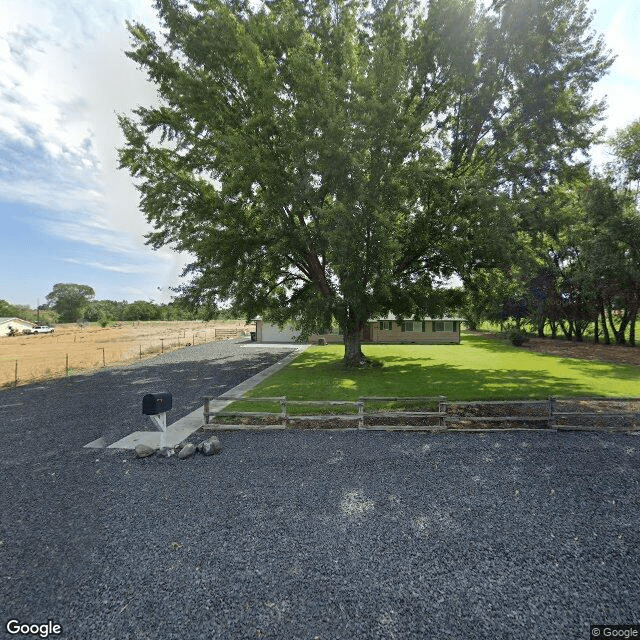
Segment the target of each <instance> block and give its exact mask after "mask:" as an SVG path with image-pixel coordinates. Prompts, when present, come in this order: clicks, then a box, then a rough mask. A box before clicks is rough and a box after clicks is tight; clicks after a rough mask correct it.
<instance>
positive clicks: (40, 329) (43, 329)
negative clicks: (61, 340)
mask: <svg viewBox="0 0 640 640" xmlns="http://www.w3.org/2000/svg"><path fill="white" fill-rule="evenodd" d="M31 333H53V327H49V326H48V325H46V324H38V325H36V326H35V327H33V329H31Z"/></svg>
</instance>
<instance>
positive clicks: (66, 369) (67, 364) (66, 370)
mask: <svg viewBox="0 0 640 640" xmlns="http://www.w3.org/2000/svg"><path fill="white" fill-rule="evenodd" d="M65 373H66V375H67V378H68V377H69V354H68V353H67V362H66V364H65Z"/></svg>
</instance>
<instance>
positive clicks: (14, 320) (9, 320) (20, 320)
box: [0, 318, 34, 326]
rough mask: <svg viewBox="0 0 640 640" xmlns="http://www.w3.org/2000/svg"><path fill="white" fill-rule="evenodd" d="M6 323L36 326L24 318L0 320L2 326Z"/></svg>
mask: <svg viewBox="0 0 640 640" xmlns="http://www.w3.org/2000/svg"><path fill="white" fill-rule="evenodd" d="M5 322H24V323H25V324H30V325H32V326H33V325H34V323H33V322H29V320H23V319H22V318H0V324H4V323H5Z"/></svg>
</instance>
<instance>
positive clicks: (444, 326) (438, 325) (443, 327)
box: [432, 320, 456, 333]
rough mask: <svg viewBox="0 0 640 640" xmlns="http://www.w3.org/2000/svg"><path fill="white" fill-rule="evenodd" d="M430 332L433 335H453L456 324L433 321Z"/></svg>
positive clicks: (447, 321)
mask: <svg viewBox="0 0 640 640" xmlns="http://www.w3.org/2000/svg"><path fill="white" fill-rule="evenodd" d="M432 330H433V332H434V333H435V332H437V331H445V332H447V333H453V332H454V331H456V323H455V322H453V321H451V320H434V321H433V327H432Z"/></svg>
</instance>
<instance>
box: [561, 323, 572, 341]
mask: <svg viewBox="0 0 640 640" xmlns="http://www.w3.org/2000/svg"><path fill="white" fill-rule="evenodd" d="M560 328H561V329H562V333H564V337H565V338H566V339H567V340H571V338H572V337H573V324H572V322H571V321H569V322H568V323H567V326H566V327H565V326H564V322H563V321H562V320H560Z"/></svg>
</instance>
